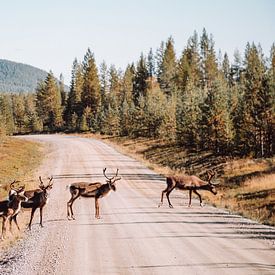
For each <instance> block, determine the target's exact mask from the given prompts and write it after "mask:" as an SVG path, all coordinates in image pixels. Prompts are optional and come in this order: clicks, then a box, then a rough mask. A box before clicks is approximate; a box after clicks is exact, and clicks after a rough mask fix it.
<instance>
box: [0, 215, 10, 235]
mask: <svg viewBox="0 0 275 275" xmlns="http://www.w3.org/2000/svg"><path fill="white" fill-rule="evenodd" d="M8 219H9V216H3V224H2V238H1V239H2V240H4V239H5V238H6V228H7V222H8Z"/></svg>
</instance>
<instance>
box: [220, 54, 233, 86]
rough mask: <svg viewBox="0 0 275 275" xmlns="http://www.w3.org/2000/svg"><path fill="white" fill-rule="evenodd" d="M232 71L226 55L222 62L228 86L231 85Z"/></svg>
mask: <svg viewBox="0 0 275 275" xmlns="http://www.w3.org/2000/svg"><path fill="white" fill-rule="evenodd" d="M230 71H231V68H230V63H229V59H228V55H227V53H225V54H224V57H223V61H222V72H223V75H224V78H225V79H226V81H227V83H228V84H229V83H230V80H231V78H230Z"/></svg>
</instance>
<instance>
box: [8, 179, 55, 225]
mask: <svg viewBox="0 0 275 275" xmlns="http://www.w3.org/2000/svg"><path fill="white" fill-rule="evenodd" d="M39 180H40V185H39V189H34V190H29V191H25V193H24V194H25V196H26V197H28V198H29V200H28V201H27V202H23V203H22V207H23V208H31V209H32V210H31V218H30V222H29V225H28V228H29V230H31V225H32V220H33V216H34V213H35V211H36V209H37V208H40V226H41V227H43V223H42V219H43V208H44V206H45V205H46V204H47V202H48V200H49V198H48V197H49V192H50V190H51V189H52V187H53V182H52V180H53V177H51V178H48V180H49V182H48V184H47V185H44V183H43V181H42V179H41V177H39ZM13 219H14V221H15V222H16V216H15V217H14V218H13Z"/></svg>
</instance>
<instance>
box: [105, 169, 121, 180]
mask: <svg viewBox="0 0 275 275" xmlns="http://www.w3.org/2000/svg"><path fill="white" fill-rule="evenodd" d="M106 169H107V168H104V169H103V175H104V176H105V178H106V179H107V180H113V179H114V178H115V177H117V175H118V170H119V169H116V174H115V176H113V177H112V178H108V177H107V176H106V174H105V172H106Z"/></svg>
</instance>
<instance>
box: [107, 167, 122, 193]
mask: <svg viewBox="0 0 275 275" xmlns="http://www.w3.org/2000/svg"><path fill="white" fill-rule="evenodd" d="M106 169H107V168H104V169H103V175H104V176H105V178H106V179H107V180H106V182H107V183H108V184H109V185H110V187H111V189H112V190H113V191H116V186H115V182H116V181H117V180H120V179H121V177H118V169H117V170H116V174H115V176H113V177H112V178H108V177H107V176H106V174H105V172H106Z"/></svg>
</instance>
